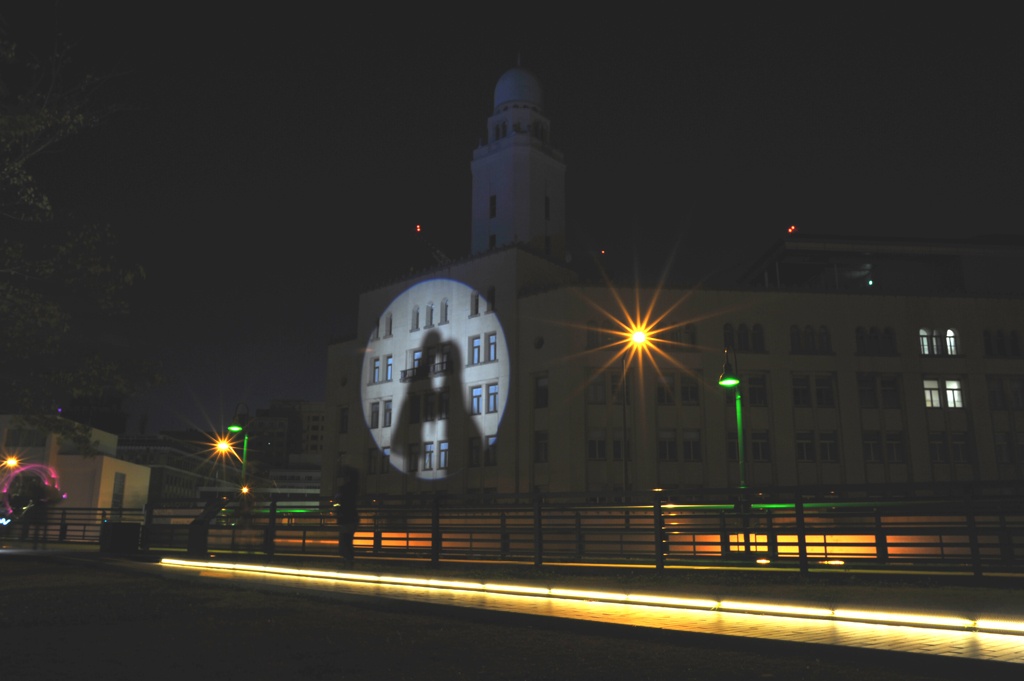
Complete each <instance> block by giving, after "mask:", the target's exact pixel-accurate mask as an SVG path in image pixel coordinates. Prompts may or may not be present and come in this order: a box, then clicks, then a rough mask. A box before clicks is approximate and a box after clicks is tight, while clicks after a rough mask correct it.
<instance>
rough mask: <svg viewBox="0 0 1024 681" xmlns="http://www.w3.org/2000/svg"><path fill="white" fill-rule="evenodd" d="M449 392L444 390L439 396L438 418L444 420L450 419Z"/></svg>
mask: <svg viewBox="0 0 1024 681" xmlns="http://www.w3.org/2000/svg"><path fill="white" fill-rule="evenodd" d="M448 404H449V399H448V391H447V390H442V391H441V392H439V393H438V394H437V418H438V419H439V420H444V419H446V418H448Z"/></svg>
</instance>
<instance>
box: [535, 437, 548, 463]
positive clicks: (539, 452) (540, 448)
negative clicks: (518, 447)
mask: <svg viewBox="0 0 1024 681" xmlns="http://www.w3.org/2000/svg"><path fill="white" fill-rule="evenodd" d="M533 461H534V463H547V462H548V432H547V431H546V430H538V431H536V432H534V434H533Z"/></svg>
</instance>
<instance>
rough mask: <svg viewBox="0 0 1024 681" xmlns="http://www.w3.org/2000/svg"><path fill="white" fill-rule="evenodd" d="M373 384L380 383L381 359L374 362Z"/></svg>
mask: <svg viewBox="0 0 1024 681" xmlns="http://www.w3.org/2000/svg"><path fill="white" fill-rule="evenodd" d="M371 382H372V383H380V359H375V360H373V380H372V381H371Z"/></svg>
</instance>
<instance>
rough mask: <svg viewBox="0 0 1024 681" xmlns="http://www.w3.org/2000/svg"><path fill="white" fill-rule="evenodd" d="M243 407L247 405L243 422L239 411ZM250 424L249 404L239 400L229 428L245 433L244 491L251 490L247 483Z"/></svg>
mask: <svg viewBox="0 0 1024 681" xmlns="http://www.w3.org/2000/svg"><path fill="white" fill-rule="evenodd" d="M241 407H245V419H244V422H243V419H242V415H241V413H239V409H240V408H241ZM248 426H249V405H248V404H246V403H245V402H239V403H238V404H237V405H235V416H234V418H232V420H231V425H230V426H228V430H230V431H231V432H233V433H237V432H239V431H244V434H243V436H242V490H243V491H244V492H248V491H249V487H248V485H247V484H246V478H245V460H246V454H247V453H248V450H249V428H248Z"/></svg>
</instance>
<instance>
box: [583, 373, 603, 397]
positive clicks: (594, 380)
mask: <svg viewBox="0 0 1024 681" xmlns="http://www.w3.org/2000/svg"><path fill="white" fill-rule="evenodd" d="M592 371H593V372H594V373H592V374H591V375H590V378H589V379H588V380H587V404H604V402H605V385H604V374H603V373H602V372H599V371H596V370H592Z"/></svg>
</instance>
